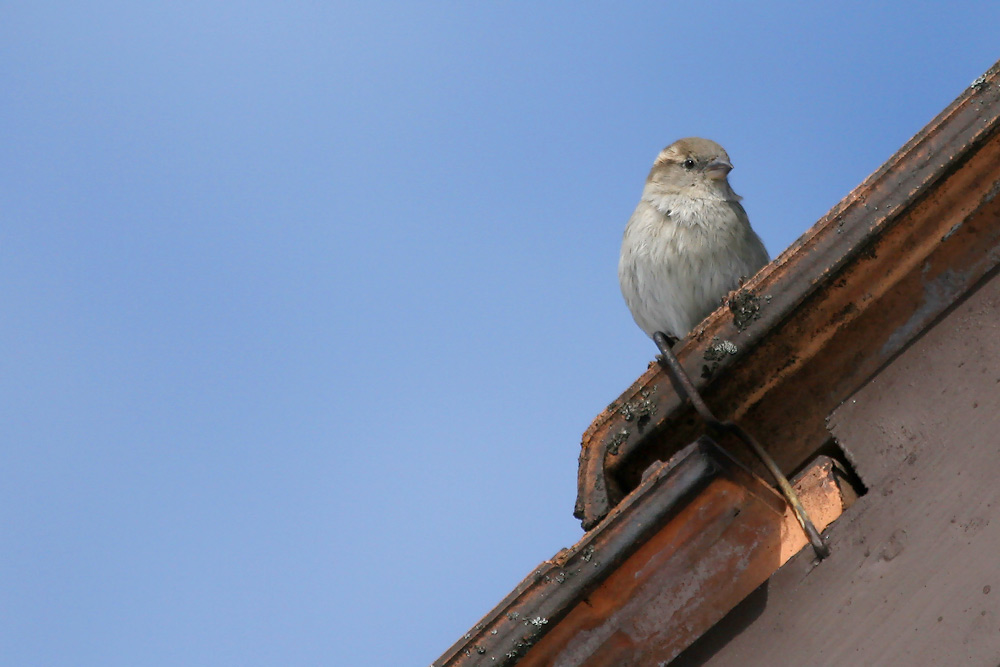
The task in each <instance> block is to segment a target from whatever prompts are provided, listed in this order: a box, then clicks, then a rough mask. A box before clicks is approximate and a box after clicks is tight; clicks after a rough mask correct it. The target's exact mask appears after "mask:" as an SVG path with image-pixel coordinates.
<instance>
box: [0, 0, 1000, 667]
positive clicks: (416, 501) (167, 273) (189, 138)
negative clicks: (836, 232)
mask: <svg viewBox="0 0 1000 667" xmlns="http://www.w3.org/2000/svg"><path fill="white" fill-rule="evenodd" d="M872 4H873V3H868V2H865V3H837V6H838V7H840V9H837V10H835V9H833V5H832V4H830V3H783V4H773V3H772V4H767V3H724V2H723V3H684V4H683V5H682V4H681V3H664V2H646V3H555V2H552V3H522V2H502V3H501V2H455V3H424V2H421V3H417V2H411V3H380V2H368V3H353V4H350V5H345V4H343V3H337V2H334V3H329V2H215V1H205V0H200V1H199V2H190V1H177V2H169V3H168V2H161V3H150V2H135V1H130V2H89V3H79V2H72V3H71V2H47V1H45V0H31V1H30V2H8V3H4V7H3V9H2V10H0V91H2V98H0V349H2V353H0V540H2V544H3V546H2V548H0V664H3V665H101V666H106V665H212V666H215V665H338V666H341V665H342V666H344V667H354V666H359V667H367V666H369V665H371V666H382V665H385V666H389V667H399V666H404V665H426V664H428V663H430V662H431V661H432V660H434V659H435V658H436V657H437V656H438V655H440V654H441V653H442V652H443V651H444V650H445V649H447V648H448V647H449V646H450V645H451V643H452V642H453V641H455V640H456V639H458V638H459V637H460V636H461V635H462V634H464V633H465V632H466V630H467V629H468V628H469V627H470V626H472V625H473V624H474V623H475V622H476V621H477V620H478V619H479V617H480V616H481V615H482V614H484V613H485V612H487V611H488V610H489V609H490V608H491V607H492V606H493V605H494V604H496V603H497V602H499V601H500V599H501V598H502V597H503V596H504V595H505V594H506V593H507V592H508V591H509V590H510V589H511V588H513V587H514V586H515V585H516V584H517V582H518V581H520V580H521V578H522V577H524V576H525V575H526V574H528V573H529V572H530V571H531V569H532V568H533V567H534V566H535V565H536V564H537V563H539V562H540V561H542V560H544V559H546V558H548V557H550V556H551V555H553V554H554V553H555V552H556V551H557V550H558V549H559V548H561V547H563V546H568V545H570V544H572V543H573V542H575V541H576V540H577V539H578V538H579V537H580V535H581V530H580V527H579V524H578V522H577V521H576V520H575V519H574V518H573V517H572V508H573V501H574V496H575V490H576V461H577V454H578V452H579V442H580V435H581V433H582V432H583V430H584V429H585V428H586V427H587V425H588V424H589V423H590V421H591V419H592V418H593V417H594V416H596V415H597V414H598V413H599V412H600V410H601V409H602V408H603V407H604V406H606V405H607V404H608V403H609V402H610V401H611V400H612V399H614V398H615V397H617V396H618V394H619V393H620V392H621V391H622V390H624V389H625V388H626V387H627V386H628V385H629V384H630V383H631V382H632V380H634V379H635V378H636V377H637V376H638V375H639V374H640V373H642V371H643V370H644V369H645V368H646V365H647V362H648V361H649V360H651V359H652V358H653V356H654V348H653V346H652V343H650V342H649V341H648V340H647V339H646V338H645V336H644V335H643V334H642V333H641V332H640V331H639V329H638V328H637V327H636V326H635V324H634V323H633V322H632V319H631V317H630V316H629V314H628V311H627V310H626V308H625V306H624V304H623V302H622V299H621V295H620V293H619V290H618V283H617V276H616V265H617V258H618V248H619V243H620V240H621V233H622V229H623V227H624V224H625V221H626V220H627V218H628V216H629V214H630V213H631V210H632V208H633V207H634V205H635V203H636V201H637V198H638V195H639V192H640V190H641V187H642V184H643V181H644V179H645V176H646V173H647V171H648V169H649V166H650V164H651V163H652V160H653V158H654V157H655V156H656V154H657V152H658V151H659V150H660V149H661V148H662V147H663V146H665V145H666V144H668V143H670V142H671V141H673V140H674V139H677V138H680V137H683V136H690V135H701V136H706V137H709V138H712V139H715V140H716V141H719V142H720V143H721V144H722V145H723V146H725V147H726V149H727V150H728V152H729V154H730V156H731V158H732V160H733V163H734V164H735V166H736V168H735V170H734V171H733V173H732V176H731V181H732V183H733V186H734V188H735V189H736V191H737V192H739V193H740V194H742V195H743V196H744V197H745V200H744V201H745V205H746V209H747V211H748V212H749V215H750V219H751V220H752V221H753V223H754V225H755V226H756V228H757V230H758V231H759V232H760V234H761V236H762V238H763V239H764V241H765V243H766V244H767V246H768V248H769V250H770V251H771V253H772V255H776V254H778V253H780V252H781V251H782V250H783V249H784V248H785V247H787V246H788V244H789V243H791V242H792V241H793V240H795V239H796V238H797V237H798V236H799V235H801V234H802V233H803V232H804V231H805V230H806V229H807V228H808V227H809V226H811V225H812V224H813V223H814V222H815V221H816V220H817V219H818V218H819V217H820V216H821V215H822V214H823V213H825V212H826V211H827V210H828V209H829V208H830V207H831V206H832V205H834V204H835V203H837V201H839V200H840V199H841V198H842V197H843V196H844V195H845V194H847V193H848V192H849V191H850V190H851V189H852V188H853V187H854V186H855V185H857V184H858V183H860V182H861V180H862V179H864V178H865V177H866V176H867V175H868V174H870V173H871V172H872V171H873V170H874V169H876V168H877V167H878V166H879V165H880V164H881V163H882V162H883V161H885V160H886V159H887V158H888V157H889V156H890V155H892V153H893V152H895V150H896V149H897V148H899V147H900V146H901V145H902V144H903V143H904V142H905V141H906V140H907V139H909V138H910V137H911V136H912V135H913V134H914V133H915V132H916V131H918V130H919V129H920V128H921V127H923V126H924V125H925V124H926V123H927V122H928V121H929V120H931V118H933V117H934V116H935V115H936V114H937V113H938V112H939V111H940V110H941V109H943V108H944V107H945V106H946V105H947V104H949V103H950V102H951V101H952V100H953V99H954V98H955V97H956V96H958V95H959V94H960V93H961V92H962V90H963V89H964V88H965V87H966V86H968V85H969V84H970V83H971V82H972V80H973V79H975V78H976V77H977V76H978V75H979V74H981V73H982V72H983V71H985V70H986V69H987V68H988V67H989V66H990V65H991V64H992V63H993V62H994V61H995V60H996V59H998V58H1000V38H998V34H1000V33H998V30H1000V29H998V26H1000V4H998V3H987V2H980V3H956V2H950V3H891V4H889V5H887V6H886V7H883V8H877V7H872V6H870V5H872Z"/></svg>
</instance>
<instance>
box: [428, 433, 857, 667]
mask: <svg viewBox="0 0 1000 667" xmlns="http://www.w3.org/2000/svg"><path fill="white" fill-rule="evenodd" d="M843 482H844V478H843V476H842V475H840V473H839V470H838V468H837V464H836V463H834V462H833V461H831V460H830V459H827V458H826V457H820V459H818V460H817V461H816V462H815V463H814V464H813V465H811V466H809V468H808V469H807V471H806V472H804V473H803V474H802V475H801V476H800V478H799V479H798V480H796V482H795V487H796V490H797V492H798V493H799V495H800V496H801V498H802V502H803V504H805V505H806V507H807V509H808V511H809V512H810V514H811V515H813V516H814V517H815V520H816V522H817V527H818V528H819V529H821V530H822V529H823V528H825V527H826V526H828V525H829V524H830V523H832V522H833V521H834V520H836V519H837V518H838V517H839V516H840V515H841V513H842V512H843V511H844V509H845V508H846V507H847V506H848V505H850V504H851V502H853V499H854V495H853V492H852V490H851V489H850V487H849V486H848V485H846V484H845V483H843ZM806 544H807V542H806V539H805V536H804V534H803V533H802V531H801V529H800V528H799V526H798V524H797V522H796V519H795V516H794V514H793V513H792V512H791V511H790V510H789V509H788V508H787V506H786V505H785V504H784V502H783V501H782V499H781V497H780V496H779V495H778V494H777V493H775V492H774V491H773V490H772V489H771V488H770V486H769V485H768V484H766V483H765V482H764V481H763V480H761V479H760V478H758V477H756V476H754V475H753V474H751V473H750V472H749V471H748V470H746V469H745V468H744V467H743V466H742V465H740V464H739V463H738V462H736V461H735V460H734V459H733V458H731V457H730V456H729V455H728V454H726V453H725V452H724V451H723V450H722V449H721V448H719V447H718V446H716V445H715V444H713V443H712V442H711V441H710V440H709V439H707V438H704V439H701V440H699V441H698V442H696V443H694V444H692V445H690V446H688V447H687V448H685V449H683V450H682V451H681V452H679V453H678V454H677V455H676V456H675V457H674V458H673V459H671V461H669V462H668V463H665V464H661V465H660V466H658V467H657V468H654V469H652V470H651V471H650V473H649V474H648V475H647V477H646V479H645V480H644V481H643V482H642V484H641V485H640V487H639V488H638V489H637V490H636V492H635V493H633V494H631V495H630V496H629V498H628V499H627V500H626V501H625V502H623V503H622V504H621V505H620V506H619V507H617V508H615V510H613V511H612V512H611V514H610V515H609V516H608V517H607V519H605V520H604V521H603V522H602V523H601V524H600V525H599V526H598V527H597V528H595V529H594V530H593V531H591V532H589V533H587V534H586V535H585V536H584V537H583V539H582V540H581V541H580V542H579V543H577V544H576V545H574V546H573V547H572V548H570V549H566V550H563V551H561V552H560V553H559V554H557V555H556V556H555V557H554V558H553V559H551V560H549V561H546V562H544V563H542V564H541V565H540V566H539V567H538V568H536V569H535V571H534V572H532V573H531V575H529V576H528V577H527V578H526V579H525V580H524V581H523V582H521V584H520V585H519V586H518V587H517V588H516V589H515V590H514V591H513V592H512V593H511V594H510V595H508V596H507V598H506V599H504V600H503V601H502V602H501V603H500V604H499V605H498V606H497V607H496V608H495V609H494V610H493V611H491V612H490V613H489V614H487V615H486V617H485V618H483V620H482V621H481V622H480V623H478V624H477V625H476V626H475V628H473V630H472V631H470V632H469V633H468V634H467V635H466V636H465V637H464V638H463V639H462V640H461V641H459V642H458V643H456V644H455V645H454V646H452V647H451V649H450V650H449V651H448V652H447V653H445V654H444V655H443V656H442V657H441V658H440V659H439V660H438V662H436V663H435V665H438V666H440V667H443V666H445V665H449V666H458V665H463V666H471V665H477V666H478V665H513V664H515V663H516V664H518V665H524V666H528V667H543V666H549V665H555V664H560V665H617V664H629V665H637V666H639V665H647V664H649V665H657V664H661V663H662V662H663V661H664V660H667V659H669V658H671V657H673V656H675V655H677V654H678V653H680V652H681V651H682V650H683V649H684V648H685V647H687V646H688V645H690V644H691V643H692V642H693V641H694V640H695V639H696V638H697V637H698V636H700V635H701V634H702V633H703V632H705V631H706V630H708V629H709V628H710V627H711V626H712V625H714V624H715V623H716V622H718V621H719V619H721V618H722V617H723V616H724V615H725V614H726V613H727V612H728V611H729V610H730V609H732V608H733V607H734V606H735V605H736V604H737V603H739V601H740V600H742V599H743V598H744V597H745V596H746V595H747V594H748V593H750V592H751V591H752V590H754V589H755V588H756V587H757V586H759V585H760V584H761V582H763V581H764V580H765V579H767V578H768V577H769V576H771V574H772V573H773V572H774V571H775V570H777V569H778V568H779V567H780V566H781V565H782V564H783V563H785V562H786V561H787V560H788V559H789V558H791V557H792V556H793V555H794V554H796V553H798V552H799V551H800V550H801V549H802V548H803V547H804V546H806Z"/></svg>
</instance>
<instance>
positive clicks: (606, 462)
mask: <svg viewBox="0 0 1000 667" xmlns="http://www.w3.org/2000/svg"><path fill="white" fill-rule="evenodd" d="M998 193H1000V63H997V64H996V65H994V66H993V67H992V68H991V69H990V70H989V71H988V72H986V73H985V74H984V75H983V76H982V77H980V78H979V79H977V80H976V82H975V84H974V85H973V86H971V87H970V88H968V89H967V90H966V91H965V92H964V93H963V94H962V95H961V96H960V97H959V98H958V99H957V100H956V101H955V102H953V103H952V104H951V105H950V106H949V107H948V108H947V109H945V110H944V111H943V112H942V113H941V114H940V115H938V117H937V118H935V119H934V120H933V121H932V122H931V123H930V124H928V125H927V127H925V128H924V129H923V130H922V131H921V132H919V133H918V134H917V135H916V136H915V137H914V138H913V139H911V140H910V141H909V142H907V144H906V145H905V146H903V148H901V149H900V150H899V151H898V152H897V153H896V155H894V156H893V157H892V158H891V159H890V160H889V161H887V162H886V163H885V164H884V165H883V166H882V167H881V168H880V169H878V170H877V171H876V172H875V173H874V174H872V175H871V176H870V177H869V178H868V179H866V180H865V181H864V182H863V183H862V184H861V185H860V186H858V187H857V188H855V190H854V191H853V192H851V193H850V194H849V195H848V196H847V197H845V198H844V200H843V201H841V202H840V203H839V204H837V205H836V206H834V207H833V209H831V210H830V212H829V213H827V214H826V215H825V216H824V217H823V218H822V219H821V220H820V221H819V222H817V223H816V224H815V225H814V226H813V227H812V228H811V229H810V230H809V231H808V232H806V233H805V234H804V235H803V236H802V237H801V238H800V239H799V240H798V241H797V242H796V243H795V244H793V245H792V246H791V247H790V248H789V249H788V250H786V251H785V252H784V253H782V254H781V256H779V257H778V258H777V259H776V260H775V261H774V262H772V263H771V264H770V265H769V266H767V267H765V268H764V269H762V270H761V272H760V273H758V274H757V275H756V276H755V277H753V278H752V279H751V280H750V281H749V282H748V283H747V284H746V285H745V286H744V287H743V289H742V290H741V291H740V292H739V293H738V294H736V295H735V296H734V297H733V298H732V299H731V302H730V307H729V308H728V309H720V310H718V311H716V312H715V313H713V314H712V315H711V316H709V318H708V319H707V320H706V321H705V322H704V323H703V325H702V326H701V327H700V328H699V329H698V330H697V331H696V332H695V333H694V334H692V335H691V336H690V337H688V338H687V339H686V340H685V341H683V342H682V343H681V344H680V346H679V348H678V349H677V353H678V354H677V356H678V358H679V359H680V361H681V363H682V364H683V365H684V367H685V368H686V369H687V370H688V372H689V373H690V374H691V375H692V377H695V378H697V380H696V383H697V388H698V390H699V391H700V392H701V393H702V395H704V396H705V398H706V400H707V401H709V402H710V403H711V405H712V406H713V409H714V410H715V411H716V414H718V415H719V416H720V417H721V418H723V419H733V420H737V421H741V422H742V423H745V424H746V425H748V426H749V427H750V428H751V429H752V430H753V431H754V433H755V434H757V436H758V437H759V438H760V439H761V440H763V441H764V443H765V445H766V446H767V447H768V451H769V453H770V454H771V455H772V456H773V457H774V458H775V460H776V461H777V462H778V463H779V464H780V466H781V467H782V469H783V470H785V471H786V472H789V471H791V470H794V469H795V468H796V467H798V466H799V465H801V464H802V462H803V461H805V460H807V458H808V457H809V456H811V455H812V454H813V453H814V452H815V451H816V450H817V449H818V448H819V447H820V446H821V444H822V443H823V442H825V441H826V439H827V437H828V433H827V430H826V426H825V418H826V416H827V415H828V414H829V413H830V412H831V410H832V409H833V408H834V407H836V405H838V404H839V403H840V402H841V401H842V400H844V399H845V398H846V397H847V396H848V395H850V393H851V392H852V391H854V390H855V389H856V388H857V387H858V386H860V385H861V384H862V383H863V382H864V381H865V380H866V379H867V378H868V377H870V376H871V374H872V373H873V372H875V371H876V370H877V369H878V368H879V367H880V366H882V365H883V364H885V363H886V362H887V361H889V360H890V359H891V358H892V357H893V356H894V355H895V354H897V353H898V352H899V351H900V350H902V349H903V348H904V347H905V346H906V345H908V344H909V343H910V342H911V341H912V340H913V339H914V338H915V337H917V336H918V335H919V334H920V333H921V332H922V331H923V330H924V329H925V328H926V327H927V325H928V324H930V323H931V322H932V321H933V320H934V319H935V318H936V317H938V316H939V315H940V314H941V313H942V312H943V311H944V310H945V309H946V308H948V307H949V306H950V305H951V304H953V303H955V302H956V301H957V300H959V299H960V298H961V296H962V295H963V294H964V293H966V292H967V291H968V290H969V288H970V287H971V286H972V285H974V284H975V283H976V281H978V280H979V279H980V278H981V277H982V276H983V275H985V274H986V272H987V271H989V270H990V269H992V268H993V267H994V266H996V265H997V264H998V263H1000V198H998V197H997V194H998ZM719 349H725V351H726V353H725V354H716V353H715V351H717V350H719ZM751 350H753V354H748V353H749V352H750V351H751ZM720 378H724V380H723V381H717V380H719V379H720ZM700 428H701V426H700V424H699V423H698V421H697V420H696V419H694V418H693V414H692V410H691V409H690V406H688V405H684V404H682V402H681V401H680V400H679V399H678V396H677V394H676V393H675V392H674V390H673V388H672V387H671V385H670V381H669V380H668V379H667V377H666V376H665V374H664V373H663V371H662V370H661V369H660V368H659V367H656V366H654V367H651V368H650V369H649V370H648V371H647V372H646V373H644V374H643V375H642V376H641V377H640V378H639V379H638V380H637V381H636V382H635V383H633V385H632V386H631V387H630V388H629V389H628V390H627V391H626V392H625V393H623V394H622V395H621V396H620V397H619V398H618V399H617V400H616V401H614V402H613V403H612V404H611V405H610V406H608V408H607V409H606V410H605V411H604V412H603V413H602V414H601V415H599V416H598V418H597V419H596V420H595V421H594V423H593V424H592V425H591V426H590V428H588V429H587V431H586V432H585V433H584V436H583V443H582V449H581V452H580V462H579V473H578V495H577V503H576V509H575V512H574V514H575V515H576V516H577V517H578V518H580V519H581V521H582V523H583V526H584V528H585V529H590V528H592V527H594V526H595V525H597V523H598V522H599V521H600V520H601V519H602V517H604V516H606V515H607V514H608V512H609V511H611V509H612V508H614V507H615V505H617V504H618V503H619V502H620V501H621V500H622V498H624V497H625V495H626V494H627V493H628V492H629V491H630V490H632V489H634V488H635V487H636V486H637V485H638V483H639V480H640V478H641V475H642V472H643V471H644V470H645V469H646V468H647V467H648V466H650V465H652V464H653V463H655V462H656V461H657V460H665V459H666V458H668V457H669V456H670V455H671V454H672V453H673V452H674V451H676V450H677V449H678V448H679V447H681V446H683V445H684V444H685V443H687V442H690V441H691V440H693V439H694V438H695V437H696V436H697V434H698V431H699V429H700ZM745 461H746V462H747V463H748V464H751V465H752V462H751V461H750V459H749V458H746V459H745Z"/></svg>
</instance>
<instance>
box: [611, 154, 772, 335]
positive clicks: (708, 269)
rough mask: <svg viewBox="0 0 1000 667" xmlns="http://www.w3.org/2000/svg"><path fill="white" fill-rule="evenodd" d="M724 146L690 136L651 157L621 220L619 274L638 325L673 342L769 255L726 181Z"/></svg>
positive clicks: (727, 171)
mask: <svg viewBox="0 0 1000 667" xmlns="http://www.w3.org/2000/svg"><path fill="white" fill-rule="evenodd" d="M732 168H733V165H732V163H731V162H730V161H729V155H728V154H727V153H726V151H725V150H723V148H722V146H720V145H719V144H717V143H715V142H714V141H710V140H708V139H700V138H698V137H689V138H687V139H680V140H678V141H675V142H674V143H672V144H670V145H669V146H667V147H666V148H664V149H663V150H662V151H660V154H659V155H658V156H657V158H656V161H655V162H654V163H653V168H652V169H651V170H650V172H649V176H648V177H647V178H646V186H645V187H644V188H643V190H642V197H641V198H640V199H639V204H638V206H636V207H635V212H634V213H632V217H631V218H629V221H628V224H627V225H626V226H625V235H624V238H623V239H622V251H621V257H620V259H619V262H618V281H619V283H620V284H621V288H622V295H623V296H624V297H625V303H626V304H628V308H629V310H630V311H632V317H633V318H634V319H635V322H636V324H638V325H639V328H640V329H642V330H643V331H645V332H646V334H647V335H648V336H650V337H651V338H652V337H653V334H654V333H656V332H662V333H663V334H665V335H666V336H667V338H668V339H669V340H670V341H671V343H672V342H673V341H675V340H677V339H680V338H683V337H684V336H685V335H687V334H688V332H690V331H691V330H692V329H693V328H694V327H695V325H697V324H698V323H699V322H701V321H702V320H703V319H705V317H706V316H707V315H708V314H709V313H711V312H712V311H714V310H715V309H716V308H717V307H719V305H721V303H722V299H723V297H725V296H726V295H727V294H728V293H729V292H731V291H733V290H735V289H736V288H738V287H739V286H740V284H741V282H742V281H743V280H744V279H746V278H748V277H750V276H752V275H754V274H755V273H757V271H758V270H759V269H760V268H761V267H762V266H764V265H765V264H767V263H768V262H769V261H770V258H769V257H768V254H767V249H766V248H764V244H763V243H762V242H761V240H760V237H758V236H757V234H756V233H755V232H754V231H753V229H752V228H751V227H750V220H749V219H748V218H747V214H746V211H744V210H743V206H742V205H740V199H742V198H741V197H740V196H739V195H737V194H736V193H735V192H733V189H732V187H730V185H729V179H728V176H729V172H730V170H731V169H732Z"/></svg>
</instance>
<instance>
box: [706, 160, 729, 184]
mask: <svg viewBox="0 0 1000 667" xmlns="http://www.w3.org/2000/svg"><path fill="white" fill-rule="evenodd" d="M732 168H733V165H732V164H730V163H729V160H726V159H724V158H721V157H717V158H715V159H714V160H712V161H711V162H709V163H708V166H707V167H705V173H706V174H708V177H709V178H714V179H716V180H718V179H721V178H725V177H726V176H728V175H729V172H730V171H731V170H732Z"/></svg>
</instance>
